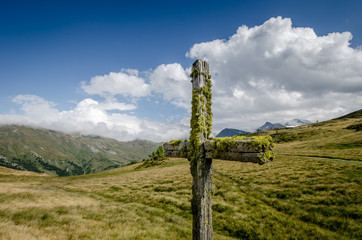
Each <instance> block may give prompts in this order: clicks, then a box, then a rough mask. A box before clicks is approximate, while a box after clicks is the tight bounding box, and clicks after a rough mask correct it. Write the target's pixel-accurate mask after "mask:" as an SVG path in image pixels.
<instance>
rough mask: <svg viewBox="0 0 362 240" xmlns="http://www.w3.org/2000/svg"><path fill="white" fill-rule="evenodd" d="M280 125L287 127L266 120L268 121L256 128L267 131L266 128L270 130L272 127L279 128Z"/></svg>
mask: <svg viewBox="0 0 362 240" xmlns="http://www.w3.org/2000/svg"><path fill="white" fill-rule="evenodd" d="M278 127H285V126H284V125H282V124H280V123H271V122H266V123H264V125H263V126H261V127H259V128H257V129H256V130H257V131H266V130H270V129H274V128H278Z"/></svg>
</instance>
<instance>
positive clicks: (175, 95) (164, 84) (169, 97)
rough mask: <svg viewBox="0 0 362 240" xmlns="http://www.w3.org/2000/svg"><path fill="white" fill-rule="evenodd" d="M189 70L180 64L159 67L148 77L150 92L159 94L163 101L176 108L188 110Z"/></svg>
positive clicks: (189, 94) (189, 97)
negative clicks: (170, 103)
mask: <svg viewBox="0 0 362 240" xmlns="http://www.w3.org/2000/svg"><path fill="white" fill-rule="evenodd" d="M188 74H190V70H189V69H188V70H185V69H184V68H183V67H182V66H181V65H180V64H178V63H173V64H162V65H159V66H158V67H157V68H156V69H155V70H154V71H153V72H152V73H151V74H150V76H149V78H150V82H151V88H152V91H154V92H155V93H161V94H162V95H163V99H164V100H166V101H170V102H172V103H173V104H175V105H176V106H178V107H182V108H186V109H188V108H189V106H190V104H189V102H190V99H191V85H190V78H189V77H188Z"/></svg>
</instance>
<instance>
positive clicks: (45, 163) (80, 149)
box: [0, 125, 160, 176]
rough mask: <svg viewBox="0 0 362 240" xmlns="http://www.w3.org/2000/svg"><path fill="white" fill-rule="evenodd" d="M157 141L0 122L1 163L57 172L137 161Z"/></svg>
mask: <svg viewBox="0 0 362 240" xmlns="http://www.w3.org/2000/svg"><path fill="white" fill-rule="evenodd" d="M159 145H160V144H158V143H154V142H150V141H143V140H135V141H131V142H120V141H117V140H114V139H110V138H104V137H99V136H82V135H79V134H73V135H69V134H64V133H61V132H57V131H53V130H48V129H35V128H30V127H24V126H15V125H5V126H0V166H4V167H9V168H13V169H18V170H29V171H34V172H44V173H47V174H52V175H59V176H67V175H79V174H87V173H95V172H101V171H104V170H108V169H112V168H117V167H121V166H124V165H126V164H128V163H130V162H132V161H136V162H139V161H141V160H142V159H144V158H147V157H148V155H149V154H151V153H152V152H153V151H155V150H156V149H157V147H158V146H159Z"/></svg>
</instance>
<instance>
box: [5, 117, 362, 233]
mask: <svg viewBox="0 0 362 240" xmlns="http://www.w3.org/2000/svg"><path fill="white" fill-rule="evenodd" d="M355 121H359V122H358V123H361V120H359V119H342V120H333V121H329V122H326V123H319V124H317V125H316V126H304V127H299V128H297V129H293V130H285V129H284V130H274V132H271V133H272V134H276V131H278V134H279V135H280V133H281V132H284V131H285V132H287V134H289V135H293V136H299V137H298V139H297V140H296V139H292V140H290V139H289V141H287V142H285V141H284V142H283V141H282V143H278V144H276V146H275V150H276V153H277V156H276V159H275V161H273V162H270V163H268V164H265V165H262V166H259V165H256V164H252V163H240V162H229V161H221V160H214V173H213V180H214V185H215V193H214V196H213V227H214V232H215V237H214V239H240V238H242V239H361V238H362V227H361V226H362V188H361V180H362V162H361V161H359V160H360V158H361V156H362V154H361V151H362V147H360V146H359V145H358V144H357V146H356V145H355V144H354V143H356V142H357V143H358V142H360V141H361V140H362V134H361V132H356V131H354V130H346V129H344V128H345V127H346V126H349V125H350V124H352V123H355ZM298 133H301V134H298ZM282 135H283V134H282ZM301 136H302V137H301ZM275 137H276V138H278V135H275ZM279 137H281V136H279ZM284 140H286V138H285V139H284ZM328 146H329V147H328ZM341 146H343V147H341ZM138 165H140V164H136V165H131V166H128V167H124V168H119V169H113V170H110V171H106V172H102V173H97V174H91V175H85V176H73V177H63V178H59V177H52V176H47V175H40V174H36V173H27V172H18V171H15V170H9V169H4V168H0V239H191V212H190V198H191V174H190V171H189V163H188V162H187V160H185V159H169V160H167V161H166V162H165V163H164V164H163V165H159V166H156V167H150V168H145V169H142V168H141V169H136V167H137V166H138Z"/></svg>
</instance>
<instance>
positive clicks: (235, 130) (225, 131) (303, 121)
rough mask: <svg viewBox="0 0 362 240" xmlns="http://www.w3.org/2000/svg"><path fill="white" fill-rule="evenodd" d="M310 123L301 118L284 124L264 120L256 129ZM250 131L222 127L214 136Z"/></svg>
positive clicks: (229, 135)
mask: <svg viewBox="0 0 362 240" xmlns="http://www.w3.org/2000/svg"><path fill="white" fill-rule="evenodd" d="M311 123H312V122H311V121H308V120H301V119H293V120H290V121H288V122H286V123H285V124H280V123H271V122H265V123H264V125H263V126H260V127H258V128H257V129H256V131H267V130H270V129H274V128H278V127H281V128H285V127H298V126H301V125H306V124H311ZM250 133H251V132H246V131H243V130H239V129H234V128H224V129H223V130H222V131H221V132H220V133H219V134H218V135H216V137H233V136H237V135H242V134H250Z"/></svg>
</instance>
